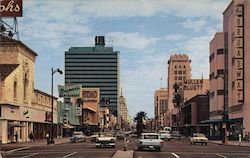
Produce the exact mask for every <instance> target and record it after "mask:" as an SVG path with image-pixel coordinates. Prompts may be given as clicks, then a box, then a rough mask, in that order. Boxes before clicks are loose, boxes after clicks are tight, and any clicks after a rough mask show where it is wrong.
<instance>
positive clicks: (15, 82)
mask: <svg viewBox="0 0 250 158" xmlns="http://www.w3.org/2000/svg"><path fill="white" fill-rule="evenodd" d="M13 88H14V99H16V98H17V81H14V85H13Z"/></svg>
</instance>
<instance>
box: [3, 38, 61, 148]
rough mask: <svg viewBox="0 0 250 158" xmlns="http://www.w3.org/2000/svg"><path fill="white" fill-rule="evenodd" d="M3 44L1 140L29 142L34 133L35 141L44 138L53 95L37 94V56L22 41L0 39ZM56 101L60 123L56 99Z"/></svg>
mask: <svg viewBox="0 0 250 158" xmlns="http://www.w3.org/2000/svg"><path fill="white" fill-rule="evenodd" d="M0 43H1V45H0V130H1V132H0V133H1V135H0V141H2V143H9V142H16V141H18V142H25V141H29V138H28V135H29V133H30V132H33V133H34V134H35V138H44V137H43V136H44V134H45V133H46V131H47V129H48V126H49V124H50V123H49V122H46V113H47V112H50V111H51V101H50V95H48V94H46V93H43V92H41V91H38V90H35V92H34V65H35V59H36V56H37V54H36V53H35V52H34V51H33V50H31V49H30V48H29V47H27V46H26V45H25V44H23V43H22V42H21V41H16V40H13V39H9V38H7V37H3V36H0ZM54 101H55V104H54V105H55V106H54V107H55V109H54V123H55V124H56V123H57V113H56V107H57V106H56V105H57V104H56V98H55V100H54ZM47 114H48V113H47ZM40 127H41V128H40ZM41 129H43V130H41ZM40 130H41V131H40ZM44 130H45V131H44ZM40 132H41V133H40ZM43 132H44V133H43ZM55 135H56V131H55ZM40 136H41V137H40Z"/></svg>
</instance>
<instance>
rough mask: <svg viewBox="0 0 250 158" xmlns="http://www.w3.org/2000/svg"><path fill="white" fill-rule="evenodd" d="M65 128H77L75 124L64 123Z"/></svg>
mask: <svg viewBox="0 0 250 158" xmlns="http://www.w3.org/2000/svg"><path fill="white" fill-rule="evenodd" d="M63 128H70V129H71V128H75V127H74V126H71V125H70V124H63Z"/></svg>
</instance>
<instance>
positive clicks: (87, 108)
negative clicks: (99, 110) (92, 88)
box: [83, 107, 96, 113]
mask: <svg viewBox="0 0 250 158" xmlns="http://www.w3.org/2000/svg"><path fill="white" fill-rule="evenodd" d="M83 110H89V111H90V112H94V113H95V112H96V110H94V109H92V108H90V107H85V108H83Z"/></svg>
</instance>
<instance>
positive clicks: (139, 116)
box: [135, 111, 147, 137]
mask: <svg viewBox="0 0 250 158" xmlns="http://www.w3.org/2000/svg"><path fill="white" fill-rule="evenodd" d="M146 117H147V113H145V112H144V111H140V112H138V113H137V114H136V117H135V120H136V121H137V124H136V130H137V136H138V137H139V136H141V133H143V129H144V124H143V119H145V118H146Z"/></svg>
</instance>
